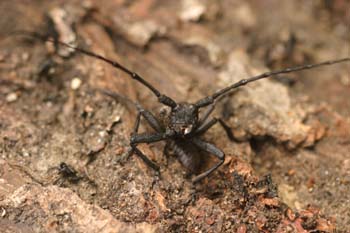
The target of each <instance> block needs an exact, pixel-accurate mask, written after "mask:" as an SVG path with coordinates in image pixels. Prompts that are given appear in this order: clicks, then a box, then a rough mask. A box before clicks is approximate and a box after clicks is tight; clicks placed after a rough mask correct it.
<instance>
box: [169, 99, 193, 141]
mask: <svg viewBox="0 0 350 233" xmlns="http://www.w3.org/2000/svg"><path fill="white" fill-rule="evenodd" d="M197 123H198V109H197V108H196V107H195V106H194V105H193V104H188V103H180V104H178V105H177V106H176V107H175V108H173V109H172V111H171V113H170V124H169V128H170V129H172V130H174V131H175V133H176V134H177V135H178V136H185V135H188V134H190V133H191V132H192V131H193V130H194V129H195V128H196V126H197Z"/></svg>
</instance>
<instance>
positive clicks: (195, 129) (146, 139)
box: [17, 32, 350, 182]
mask: <svg viewBox="0 0 350 233" xmlns="http://www.w3.org/2000/svg"><path fill="white" fill-rule="evenodd" d="M17 34H22V35H27V36H31V37H35V38H38V39H40V40H42V41H49V42H52V43H55V44H56V45H62V46H65V47H68V48H71V49H73V50H75V51H77V52H80V53H82V54H85V55H87V56H90V57H93V58H96V59H99V60H102V61H104V62H106V63H108V64H110V65H112V66H113V67H115V68H117V69H119V70H122V71H123V72H125V73H126V74H128V75H129V76H130V77H131V78H132V79H134V80H136V81H137V82H139V83H141V84H142V85H143V86H145V87H146V88H148V89H149V90H150V91H151V92H153V94H154V95H155V96H156V97H157V99H158V101H159V102H160V103H162V104H164V105H166V106H168V107H170V109H171V111H170V113H169V114H168V115H167V116H166V121H165V122H167V124H166V125H163V124H162V123H161V122H163V121H160V120H159V119H157V118H156V117H155V116H154V115H153V114H152V113H151V112H150V111H147V110H146V109H144V108H143V107H142V106H141V105H140V104H138V103H136V108H137V110H138V114H137V117H136V122H135V125H134V129H133V131H132V133H131V137H130V147H131V150H130V152H131V153H135V154H136V155H138V156H139V157H140V158H141V159H142V160H143V161H144V162H145V163H146V164H147V165H148V166H149V167H151V168H153V169H154V170H155V171H157V172H159V166H158V165H156V164H155V163H154V162H152V161H151V160H150V159H149V158H148V157H147V156H146V155H145V154H144V153H143V152H142V151H140V150H139V149H138V148H137V145H138V144H140V143H155V142H159V141H163V140H166V141H168V142H169V145H171V146H172V149H173V150H174V152H175V154H176V156H177V158H178V160H179V161H180V162H181V163H182V165H183V166H185V167H186V168H188V169H189V170H191V167H192V166H193V164H192V163H193V155H191V154H190V153H187V152H186V150H185V148H184V145H188V144H190V145H194V146H195V147H197V148H198V149H200V150H203V151H205V152H207V153H210V154H212V155H214V156H215V157H217V158H218V160H219V161H218V162H217V163H216V164H215V165H214V166H213V167H211V168H209V169H208V170H206V171H204V172H203V173H201V174H199V175H197V176H196V177H194V178H193V179H192V181H193V182H198V181H200V180H202V179H203V178H205V177H207V176H208V175H210V174H211V173H212V172H214V171H215V170H216V169H217V168H218V167H220V165H221V164H223V162H224V160H225V154H224V152H223V151H222V150H220V149H219V148H217V147H216V146H215V145H213V144H212V143H209V142H206V141H204V140H203V139H201V135H203V134H204V133H205V132H207V131H208V130H209V129H210V128H211V127H212V126H213V125H215V124H217V123H219V124H220V125H221V126H222V128H223V129H224V130H225V132H226V134H227V136H228V137H229V138H230V139H231V140H233V135H232V132H231V131H230V128H229V126H227V125H226V124H225V123H224V122H223V121H222V120H221V119H220V118H210V114H211V113H212V112H213V110H214V107H215V104H216V103H217V100H218V99H219V97H221V96H223V95H224V94H226V93H228V92H229V91H231V90H233V89H235V88H238V87H241V86H244V85H246V84H248V83H250V82H255V81H257V80H260V79H263V78H268V77H271V76H274V75H278V74H286V73H291V72H296V71H301V70H306V69H313V68H316V67H320V66H325V65H332V64H336V63H341V62H349V61H350V57H346V58H343V59H338V60H331V61H325V62H322V63H317V64H308V65H302V66H297V67H291V68H286V69H283V70H278V71H270V72H266V73H262V74H260V75H257V76H254V77H250V78H248V79H242V80H240V81H238V82H236V83H233V84H232V85H230V86H228V87H225V88H223V89H221V90H218V91H216V92H214V93H213V94H211V95H209V96H206V97H204V98H202V99H200V100H198V101H197V102H195V103H187V102H182V103H177V102H176V101H174V100H173V99H171V98H170V97H168V96H166V95H165V94H162V93H161V92H160V91H159V90H158V89H156V88H155V87H154V86H153V85H152V84H150V83H149V82H147V81H146V80H145V79H143V78H142V77H141V76H140V75H138V74H137V73H135V72H133V71H131V70H129V69H127V68H126V67H124V66H123V65H121V64H119V63H118V62H117V61H112V60H110V59H108V58H106V57H103V56H101V55H98V54H95V53H93V52H91V51H88V50H85V49H82V48H79V47H75V46H71V45H69V44H66V43H64V42H61V41H57V40H53V39H49V38H47V37H46V36H43V35H40V34H38V33H34V32H20V33H17ZM204 107H208V109H207V110H206V111H205V112H204V114H203V116H201V117H199V109H201V108H204ZM141 117H143V118H144V119H145V120H146V121H147V123H148V124H149V125H150V126H151V127H152V128H153V130H154V131H155V132H153V133H138V129H139V125H140V120H141Z"/></svg>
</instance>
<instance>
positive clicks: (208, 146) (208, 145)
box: [191, 138, 225, 183]
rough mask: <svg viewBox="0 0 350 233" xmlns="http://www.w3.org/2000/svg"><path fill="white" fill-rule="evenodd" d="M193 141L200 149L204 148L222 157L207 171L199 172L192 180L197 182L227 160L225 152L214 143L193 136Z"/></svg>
mask: <svg viewBox="0 0 350 233" xmlns="http://www.w3.org/2000/svg"><path fill="white" fill-rule="evenodd" d="M191 141H192V142H193V144H194V145H196V146H197V147H198V148H199V149H201V150H204V151H206V152H208V153H210V154H213V155H214V156H215V157H217V158H218V159H220V161H219V162H218V163H217V164H215V165H214V166H213V167H211V168H209V169H208V170H207V171H205V172H203V173H201V174H199V175H198V176H196V177H194V178H193V179H192V182H193V183H195V182H198V181H200V180H202V179H203V178H205V177H207V176H209V175H210V174H211V173H212V172H214V171H215V170H216V169H217V168H218V167H220V166H221V164H223V163H224V161H225V154H224V152H222V151H221V150H220V149H219V148H217V147H216V146H214V145H213V144H211V143H209V142H205V141H203V140H201V139H198V138H193V139H192V140H191Z"/></svg>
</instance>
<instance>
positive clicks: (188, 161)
mask: <svg viewBox="0 0 350 233" xmlns="http://www.w3.org/2000/svg"><path fill="white" fill-rule="evenodd" d="M168 148H169V149H170V150H171V152H172V153H173V154H174V155H175V156H176V157H177V159H178V160H179V161H180V163H181V164H182V165H183V166H184V167H185V168H187V169H188V170H189V171H190V172H191V173H193V174H196V173H198V171H199V169H200V164H201V163H200V154H199V153H198V150H197V149H196V148H195V147H194V146H193V145H191V144H190V143H189V142H187V141H184V140H171V141H169V142H168Z"/></svg>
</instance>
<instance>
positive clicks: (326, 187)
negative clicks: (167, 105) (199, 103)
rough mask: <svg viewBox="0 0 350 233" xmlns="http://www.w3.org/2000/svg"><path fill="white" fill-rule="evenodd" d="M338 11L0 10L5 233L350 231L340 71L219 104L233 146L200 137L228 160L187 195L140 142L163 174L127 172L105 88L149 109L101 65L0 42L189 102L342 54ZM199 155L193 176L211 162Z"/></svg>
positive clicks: (153, 148)
mask: <svg viewBox="0 0 350 233" xmlns="http://www.w3.org/2000/svg"><path fill="white" fill-rule="evenodd" d="M349 8H350V6H349V3H348V2H347V1H345V0H335V1H310V2H308V3H306V2H305V1H283V2H281V1H277V0H268V1H258V0H249V1H243V0H242V1H241V0H238V1H230V0H222V1H212V0H205V1H199V0H181V1H170V0H169V1H160V0H139V1H126V0H117V1H115V0H114V1H113V0H99V1H94V0H87V1H78V0H73V1H72V0H70V1H68V0H63V1H62V0H61V1H40V0H32V1H20V0H16V1H1V2H0V15H1V18H0V156H1V158H0V231H1V232H240V233H244V232H315V231H318V232H335V231H336V230H337V231H339V232H348V231H350V229H349V225H350V215H349V213H350V211H349V206H350V203H349V196H350V188H349V186H350V173H349V171H350V158H349V151H350V118H349V116H350V101H349V99H350V92H349V88H350V75H349V70H350V66H349V64H340V65H335V66H331V67H324V68H321V69H317V70H313V71H308V72H301V73H294V74H290V75H285V76H279V77H276V78H271V79H268V80H261V81H258V82H256V83H252V84H249V85H247V86H245V87H243V88H240V89H238V90H236V91H234V92H232V93H229V94H228V95H227V96H225V97H224V98H222V99H221V101H220V102H219V104H218V105H217V108H216V110H215V113H214V115H215V116H217V117H221V118H222V119H224V121H225V122H227V124H228V125H229V126H230V127H231V128H232V133H233V134H234V136H235V138H236V140H235V141H230V140H229V139H227V138H226V135H225V133H224V131H223V130H222V128H220V127H214V128H213V129H211V130H210V131H209V132H208V133H207V134H206V135H205V139H206V140H208V141H211V142H213V143H214V144H215V145H217V146H218V147H219V148H222V150H223V151H224V152H225V154H226V160H225V162H224V164H223V165H222V166H221V167H220V169H219V170H218V171H216V172H215V173H213V174H212V175H211V176H210V177H208V178H206V179H205V180H203V181H202V182H200V183H198V184H195V185H194V184H192V183H191V181H190V178H191V174H189V172H188V171H186V170H185V169H184V167H182V166H181V164H180V163H179V162H178V161H177V160H176V158H175V157H174V156H173V155H172V154H171V153H165V151H164V150H163V147H164V143H157V144H152V145H142V146H140V149H141V150H142V151H143V152H144V153H145V154H147V155H148V156H149V158H150V159H151V160H153V161H156V162H157V164H159V165H160V167H161V172H160V176H156V174H155V173H154V171H153V170H151V169H150V168H149V167H147V166H146V165H145V164H144V163H143V162H142V161H141V160H140V159H139V158H138V157H136V156H132V157H130V158H129V159H128V160H125V156H124V155H125V154H126V153H127V151H128V144H129V135H130V132H131V130H132V127H133V124H134V121H135V117H136V112H135V108H134V107H133V106H132V105H130V104H128V103H127V102H125V101H123V100H122V99H120V100H114V99H112V98H110V97H108V96H106V95H104V94H102V93H101V92H100V90H101V89H107V90H110V91H113V92H116V93H118V94H119V95H121V96H125V97H127V98H129V99H131V100H134V101H138V102H139V103H140V104H142V105H143V106H144V107H145V108H147V109H149V110H151V111H152V112H155V113H158V112H159V110H160V108H161V107H162V106H161V105H160V104H159V103H157V102H156V98H155V97H154V96H153V95H152V93H150V92H149V91H148V90H147V89H146V88H144V87H143V86H141V85H140V84H138V83H136V82H135V81H133V80H132V79H130V78H129V77H128V76H127V75H125V74H124V73H122V72H121V71H119V70H116V69H114V68H113V67H111V66H109V65H108V64H105V63H103V62H101V61H99V60H96V59H92V58H90V57H86V56H82V55H81V54H79V53H76V52H74V51H70V50H67V49H65V48H58V49H56V50H57V51H55V47H54V46H53V45H52V44H50V43H42V42H40V41H36V40H30V39H28V38H23V37H8V35H9V34H10V33H11V32H13V31H15V30H29V31H37V32H41V33H43V34H47V33H52V32H55V33H57V35H58V36H59V39H60V40H62V41H64V42H67V43H73V44H75V45H79V46H81V47H84V48H88V49H89V50H91V51H94V52H96V53H98V54H101V55H104V56H106V57H109V58H111V59H115V60H117V61H118V62H120V63H121V64H123V65H125V66H126V67H128V68H130V69H131V70H133V71H135V72H137V73H138V74H140V75H142V76H143V77H144V78H145V79H146V80H147V81H149V82H150V83H152V84H153V85H154V86H156V87H157V88H158V89H159V90H160V91H161V92H162V93H165V94H167V95H169V96H170V97H171V98H173V99H175V100H177V101H179V102H181V101H190V102H191V101H196V100H198V99H199V98H202V97H204V96H206V95H209V94H211V93H213V92H214V91H216V90H217V89H219V88H223V87H225V86H227V85H229V84H231V83H233V82H235V81H238V80H240V79H242V78H246V77H249V76H253V75H256V74H259V73H261V72H264V71H267V70H271V69H280V68H283V67H287V66H295V65H300V64H305V63H316V62H320V61H323V60H329V59H336V58H342V57H346V56H350V45H349V40H350V32H349V30H350V16H349V11H346V9H349ZM315 35H317V36H315ZM141 129H142V130H143V131H150V130H151V129H149V127H147V126H145V124H143V126H142V127H141ZM200 156H201V158H202V168H201V169H205V168H206V167H208V166H210V165H212V164H213V163H214V162H215V158H212V157H211V156H210V155H207V154H200ZM63 163H64V164H63ZM64 167H68V168H67V169H68V170H67V169H66V170H64V169H63V168H64Z"/></svg>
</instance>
